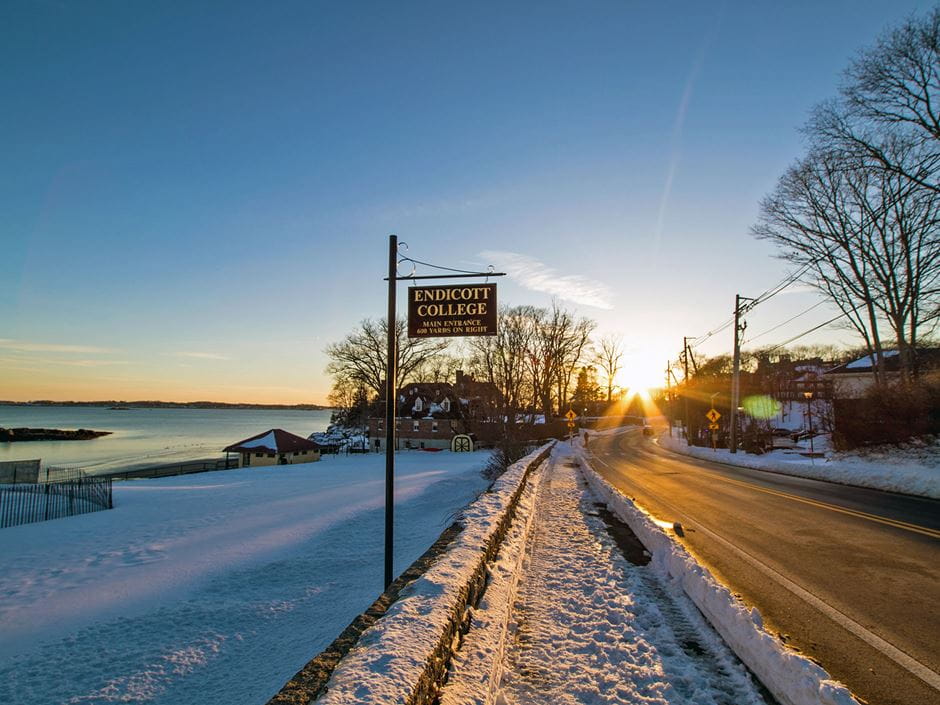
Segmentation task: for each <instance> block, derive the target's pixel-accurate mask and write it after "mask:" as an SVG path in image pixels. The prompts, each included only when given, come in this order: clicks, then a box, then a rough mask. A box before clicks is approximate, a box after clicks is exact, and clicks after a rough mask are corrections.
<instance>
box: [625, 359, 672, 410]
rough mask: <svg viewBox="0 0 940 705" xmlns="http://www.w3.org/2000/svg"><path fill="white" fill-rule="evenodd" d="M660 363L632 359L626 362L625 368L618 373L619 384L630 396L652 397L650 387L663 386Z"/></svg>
mask: <svg viewBox="0 0 940 705" xmlns="http://www.w3.org/2000/svg"><path fill="white" fill-rule="evenodd" d="M658 367H659V365H657V364H656V363H655V362H653V361H647V360H641V359H636V358H633V359H630V360H626V361H625V362H624V366H623V369H622V370H620V371H619V372H618V373H617V377H616V382H617V386H618V387H620V389H622V390H623V391H624V393H625V394H629V395H630V396H633V395H638V396H639V397H640V398H641V399H644V400H647V399H649V398H650V391H649V390H650V389H655V388H657V387H661V386H662V382H661V381H660V379H661V377H662V373H661V372H660V371H659V370H658Z"/></svg>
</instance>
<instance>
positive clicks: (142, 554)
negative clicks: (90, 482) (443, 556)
mask: <svg viewBox="0 0 940 705" xmlns="http://www.w3.org/2000/svg"><path fill="white" fill-rule="evenodd" d="M488 457H489V456H488V454H484V453H468V454H451V453H420V452H413V453H400V454H399V455H398V465H397V483H396V498H397V503H398V504H397V513H396V542H397V543H396V555H395V570H396V572H399V571H401V570H403V569H404V568H405V567H407V565H408V564H410V563H411V562H412V561H413V560H414V559H415V558H417V556H419V555H420V554H421V553H422V552H423V551H424V550H425V549H426V548H427V547H428V546H429V545H430V544H431V543H432V542H433V541H434V540H435V539H436V538H437V536H438V534H439V533H440V531H441V530H442V529H443V528H444V527H445V526H447V525H448V524H449V523H450V521H451V519H452V516H453V514H454V513H455V512H456V511H458V510H459V509H460V508H461V507H463V506H464V505H466V504H467V502H468V501H470V500H472V499H473V498H474V497H475V496H476V495H477V494H478V493H479V492H480V491H481V490H482V489H484V488H485V486H486V484H487V483H486V482H485V481H484V480H483V479H482V477H480V475H479V470H480V468H481V467H482V466H483V465H484V464H485V462H486V460H487V459H488ZM383 478H384V456H378V455H358V456H349V457H335V456H328V457H326V458H325V459H324V460H323V461H321V462H319V463H311V464H308V465H292V466H274V467H263V468H244V469H240V470H231V471H227V472H218V473H211V474H199V475H187V476H181V477H174V478H163V479H157V480H145V481H131V482H126V483H118V484H116V485H115V489H114V497H115V500H114V501H115V509H113V510H111V511H103V512H97V513H93V514H86V515H82V516H79V517H73V518H69V519H60V520H56V521H50V522H44V523H39V524H29V525H24V526H19V527H13V528H9V529H4V530H3V536H2V539H3V544H4V545H3V552H2V557H0V596H2V598H0V702H2V703H4V704H5V705H52V704H60V703H63V704H65V703H68V704H70V705H71V704H78V703H93V704H98V703H112V702H131V703H155V704H160V703H166V704H170V703H172V704H173V705H189V704H192V705H197V704H198V705H211V704H212V703H226V704H227V705H228V704H230V703H239V704H240V705H241V704H250V703H263V702H265V701H266V699H267V698H269V697H270V696H271V695H273V694H274V693H275V692H276V691H277V690H278V689H279V688H280V687H281V685H283V683H284V682H285V681H286V680H287V679H288V678H290V677H291V676H292V675H293V674H294V673H295V672H296V671H297V670H298V669H299V668H300V667H301V666H303V665H304V663H306V661H307V660H308V659H310V658H311V657H312V656H314V655H315V654H316V653H317V652H318V651H320V650H321V649H322V648H323V647H325V646H326V645H327V644H328V643H329V642H331V641H332V640H333V639H334V638H335V637H336V635H337V634H338V633H339V632H340V631H341V630H342V629H343V628H344V627H345V626H346V625H347V624H348V623H349V622H350V621H351V620H352V618H353V617H355V616H356V614H358V613H359V612H361V611H362V610H363V609H365V608H366V607H368V605H369V604H371V602H372V601H373V600H374V599H375V597H377V596H378V594H379V593H380V592H381V590H382V547H383V528H382V527H383V509H382V507H383V501H384V479H383Z"/></svg>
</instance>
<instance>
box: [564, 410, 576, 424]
mask: <svg viewBox="0 0 940 705" xmlns="http://www.w3.org/2000/svg"><path fill="white" fill-rule="evenodd" d="M565 418H566V419H568V420H569V421H574V420H575V419H576V418H578V415H577V414H576V413H574V412H573V411H572V410H571V409H568V413H567V414H565Z"/></svg>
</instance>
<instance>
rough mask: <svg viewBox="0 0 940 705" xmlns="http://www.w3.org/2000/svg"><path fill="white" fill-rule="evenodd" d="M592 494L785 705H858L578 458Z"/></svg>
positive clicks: (844, 689) (660, 571)
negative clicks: (621, 523) (636, 540)
mask: <svg viewBox="0 0 940 705" xmlns="http://www.w3.org/2000/svg"><path fill="white" fill-rule="evenodd" d="M580 455H581V457H580V460H581V464H582V466H583V467H584V469H585V477H586V478H587V480H588V482H589V484H590V486H591V487H592V489H593V490H594V492H595V494H596V495H597V496H598V497H600V498H601V501H603V502H605V503H606V506H607V507H608V508H609V509H610V510H611V511H612V512H613V513H614V514H615V515H616V516H617V517H618V518H619V519H621V520H622V521H623V522H625V523H626V524H627V525H628V526H629V527H630V528H631V529H632V530H633V532H634V533H635V534H636V536H637V537H638V538H639V539H640V541H642V542H643V545H644V546H646V548H647V549H648V550H649V551H650V552H651V553H652V558H653V560H652V563H651V565H652V567H653V568H654V570H656V571H657V572H658V573H660V574H661V575H662V576H664V578H665V579H666V580H667V582H669V583H671V584H673V585H676V586H679V587H681V589H682V591H683V592H684V593H685V594H686V595H688V597H689V598H690V599H691V600H692V602H693V603H695V606H696V607H697V608H698V609H699V610H700V611H701V613H702V614H703V615H705V617H706V618H707V619H708V621H709V623H711V625H712V626H713V627H714V628H715V629H716V630H717V632H718V633H719V634H720V635H721V636H722V638H723V639H724V640H725V642H726V643H727V644H728V645H729V646H730V647H731V648H732V649H733V650H734V653H735V654H737V656H738V657H739V658H740V659H741V660H742V661H743V662H744V663H745V664H747V666H748V667H749V668H750V669H751V670H752V671H753V672H754V673H755V674H756V675H757V677H758V678H760V680H761V682H762V683H763V684H764V685H765V686H767V688H768V689H769V690H770V691H771V693H772V694H773V695H774V697H775V698H777V700H778V701H780V702H781V703H783V704H784V705H857V701H856V700H855V699H854V698H853V697H852V695H851V693H850V692H849V690H848V689H847V688H845V686H843V685H841V684H840V683H838V682H836V681H833V680H832V679H831V677H830V676H829V674H828V673H827V672H826V671H825V670H824V669H822V668H821V667H820V666H818V665H817V664H815V663H813V662H812V661H810V660H809V659H807V658H805V657H804V656H801V655H799V654H797V653H796V652H794V651H791V650H790V649H788V648H787V647H786V646H785V645H784V644H783V643H781V642H780V641H779V640H777V639H776V638H775V637H774V636H773V635H771V634H770V633H768V632H767V631H765V630H764V629H763V622H762V620H761V617H760V613H759V612H758V611H757V609H752V610H749V609H748V608H747V607H746V606H745V605H744V604H742V603H741V602H739V601H738V600H737V599H736V598H735V597H734V595H732V594H731V591H730V590H728V588H726V587H725V586H724V585H722V584H721V583H719V582H718V581H717V580H715V578H714V577H712V575H711V574H710V573H709V572H708V570H706V569H705V568H704V567H703V566H701V565H699V564H698V563H697V562H696V561H695V559H694V558H693V557H692V556H691V555H689V553H688V552H687V551H686V550H685V548H683V547H682V546H681V545H680V544H679V543H678V542H677V541H675V540H674V539H673V538H672V537H670V536H669V535H668V534H666V533H665V532H664V531H663V530H662V529H660V528H659V526H657V524H656V523H655V522H654V521H653V520H652V519H651V518H650V517H649V515H647V514H646V513H645V512H643V511H642V510H640V509H639V508H638V507H637V506H636V505H635V504H634V503H633V502H631V501H630V500H629V499H628V498H626V497H624V496H623V495H622V494H620V492H618V491H617V490H616V489H615V488H614V487H613V486H612V485H610V484H609V483H608V482H607V481H606V480H605V479H604V478H602V477H601V476H600V475H598V474H597V473H596V472H594V470H593V469H592V468H591V467H590V464H589V462H588V460H587V458H586V457H584V454H583V453H582V454H580Z"/></svg>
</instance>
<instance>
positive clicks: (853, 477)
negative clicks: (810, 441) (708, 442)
mask: <svg viewBox="0 0 940 705" xmlns="http://www.w3.org/2000/svg"><path fill="white" fill-rule="evenodd" d="M659 444H660V445H661V446H662V447H663V448H666V449H667V450H671V451H674V452H677V453H683V454H684V455H690V456H692V457H693V458H701V459H702V460H712V461H716V462H719V463H726V464H728V465H737V466H739V467H745V468H753V469H755V470H766V471H768V472H776V473H781V474H783V475H796V476H797V477H807V478H810V479H814V480H825V481H826V482H837V483H839V484H842V485H854V486H856V487H871V488H872V489H876V490H885V491H888V492H901V493H902V494H911V495H920V496H922V497H932V498H934V499H940V467H938V466H937V464H936V463H933V464H929V461H928V464H925V463H920V462H917V461H914V460H910V459H908V458H905V457H903V455H899V456H897V457H894V458H892V457H891V456H890V455H884V456H882V457H879V458H877V459H875V458H871V459H863V458H815V459H810V458H807V457H805V456H802V455H798V454H796V455H794V454H783V452H782V451H773V452H770V453H766V454H764V455H750V454H747V453H732V452H731V451H729V450H728V449H727V448H719V449H717V450H712V449H711V448H701V447H698V446H689V445H687V444H686V442H685V441H684V440H679V439H676V438H670V437H669V435H668V434H664V435H662V436H660V438H659Z"/></svg>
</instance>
